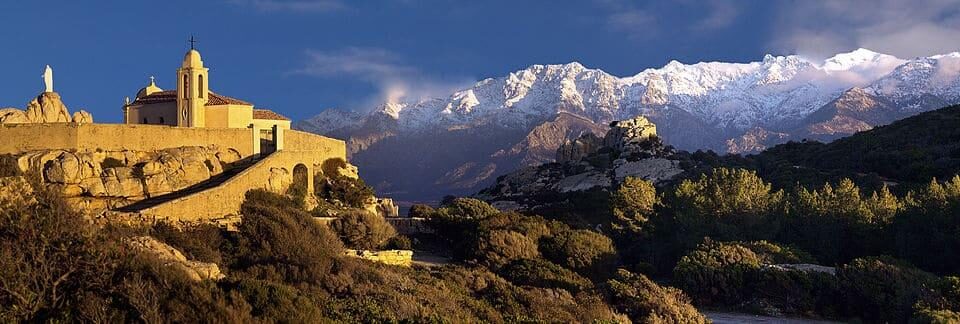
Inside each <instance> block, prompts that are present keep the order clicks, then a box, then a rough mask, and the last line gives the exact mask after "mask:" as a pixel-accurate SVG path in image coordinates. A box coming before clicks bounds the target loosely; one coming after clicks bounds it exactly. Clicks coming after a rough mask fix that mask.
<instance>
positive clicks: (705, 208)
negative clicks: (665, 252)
mask: <svg viewBox="0 0 960 324" xmlns="http://www.w3.org/2000/svg"><path fill="white" fill-rule="evenodd" d="M673 196H674V198H673V204H672V207H673V209H674V212H675V219H676V221H677V223H678V224H679V225H680V226H681V227H682V228H683V229H685V230H687V231H689V232H691V233H693V237H692V239H694V240H699V239H700V238H702V237H704V236H710V237H716V238H718V239H721V240H749V239H766V238H769V237H770V236H772V234H773V233H775V232H776V229H777V227H778V226H777V224H774V223H773V222H772V221H773V220H775V217H771V216H773V215H775V214H777V213H779V212H781V210H782V207H783V201H784V194H783V191H773V190H772V186H771V185H770V184H769V183H766V182H764V181H763V179H760V177H758V176H757V174H756V173H755V172H753V171H748V170H744V169H727V168H717V169H713V170H712V171H711V172H709V173H707V174H703V175H701V176H700V178H699V179H698V180H696V181H691V180H684V181H683V182H682V183H680V185H679V186H677V189H676V190H675V191H674V195H673Z"/></svg>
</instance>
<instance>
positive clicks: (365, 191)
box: [313, 173, 374, 208]
mask: <svg viewBox="0 0 960 324" xmlns="http://www.w3.org/2000/svg"><path fill="white" fill-rule="evenodd" d="M327 174H330V175H329V176H328V175H327ZM313 182H314V192H315V193H316V194H317V197H320V198H321V199H324V200H327V201H334V200H336V201H340V202H342V203H343V204H344V205H346V206H348V207H353V208H363V206H364V205H365V204H366V203H367V202H368V201H370V200H371V199H373V197H374V196H373V188H370V187H369V186H367V184H366V183H365V182H363V179H360V178H351V177H345V176H340V175H338V174H337V173H324V175H318V176H316V177H314V178H313Z"/></svg>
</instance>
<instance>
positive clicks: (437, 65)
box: [0, 0, 960, 122]
mask: <svg viewBox="0 0 960 324" xmlns="http://www.w3.org/2000/svg"><path fill="white" fill-rule="evenodd" d="M0 21H2V22H3V26H2V27H0V42H2V43H3V45H2V46H0V71H2V72H0V107H17V108H21V109H22V108H24V107H25V106H26V103H27V102H28V101H29V100H30V99H31V98H32V97H33V96H35V95H36V94H38V93H39V92H40V91H41V90H42V82H41V78H40V75H41V73H42V72H43V67H44V65H45V64H50V65H51V66H53V68H54V71H55V80H56V88H57V89H56V90H57V92H59V93H60V94H61V95H62V96H63V98H64V100H65V103H66V104H67V105H68V106H69V107H70V109H71V111H74V110H76V109H78V108H83V109H86V110H88V111H90V112H92V113H93V114H94V118H95V119H96V120H98V121H100V122H118V121H119V120H120V117H121V112H120V107H121V104H122V102H123V98H124V97H125V96H130V97H132V96H134V95H135V93H136V91H137V90H138V89H139V88H141V87H143V86H144V85H146V83H147V81H148V77H149V76H151V75H153V76H156V77H157V81H158V85H160V86H161V87H163V88H171V87H172V86H173V83H172V79H173V77H174V75H175V71H176V68H177V67H178V66H179V64H180V61H181V59H182V57H183V54H184V52H185V51H186V50H187V49H188V48H189V45H188V43H187V42H186V40H187V38H188V37H189V36H190V35H191V34H193V35H195V36H196V37H197V39H198V40H199V43H198V45H197V47H198V49H199V50H200V51H201V53H202V54H203V58H204V62H205V64H206V65H207V66H208V67H209V68H210V69H211V75H210V84H211V86H212V88H213V89H214V90H215V91H217V92H219V93H221V94H225V95H229V96H234V97H238V98H240V99H244V100H247V101H251V102H253V103H255V104H256V105H257V106H261V107H268V108H271V109H274V110H276V111H278V112H280V113H282V114H284V115H287V116H288V117H291V118H292V119H302V118H307V117H310V116H312V115H314V114H316V113H318V112H320V111H321V110H323V109H327V108H331V107H341V108H348V109H364V108H368V107H369V106H370V105H371V104H373V103H375V102H377V101H378V100H379V99H380V98H382V96H383V95H384V94H385V93H386V92H387V91H388V90H392V89H403V90H405V91H407V93H408V94H410V95H419V96H429V95H442V94H444V93H449V90H450V89H452V88H457V87H462V86H466V85H469V84H470V83H472V82H475V81H477V80H480V79H483V78H486V77H498V76H503V75H506V74H507V73H509V72H511V71H515V70H518V69H522V68H524V67H527V66H529V65H532V64H550V63H567V62H571V61H578V62H581V63H583V64H584V65H586V66H588V67H591V68H600V69H603V70H605V71H607V72H610V73H612V74H614V75H620V76H624V75H632V74H635V73H637V72H640V71H641V70H643V69H645V68H650V67H660V66H662V65H664V64H666V63H667V62H669V61H670V60H673V59H676V60H679V61H681V62H685V63H694V62H698V61H734V62H745V61H753V60H759V59H760V58H762V56H763V55H764V54H766V53H772V54H777V55H784V54H793V53H800V54H803V55H807V56H810V57H826V56H829V55H831V54H833V53H837V52H841V51H849V50H852V49H855V48H857V47H867V48H871V49H873V50H876V51H881V52H885V53H890V54H894V55H898V56H901V57H913V56H921V55H931V54H937V53H943V52H949V51H956V50H957V49H956V47H957V46H958V45H957V44H956V40H957V39H960V1H956V0H919V1H897V0H877V1H800V0H797V1H786V0H784V1H748V0H743V1H736V0H703V1H694V0H674V1H627V0H583V1H556V0H554V1H537V0H531V1H523V0H513V1H499V0H494V1H452V0H423V1H417V0H383V1H367V0H353V1H351V0H207V1H180V0H165V1H150V2H148V1H3V2H0Z"/></svg>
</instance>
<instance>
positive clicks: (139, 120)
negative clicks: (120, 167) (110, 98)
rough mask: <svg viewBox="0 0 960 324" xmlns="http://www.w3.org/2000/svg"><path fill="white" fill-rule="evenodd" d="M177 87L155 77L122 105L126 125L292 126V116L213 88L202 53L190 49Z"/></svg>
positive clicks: (269, 127)
mask: <svg viewBox="0 0 960 324" xmlns="http://www.w3.org/2000/svg"><path fill="white" fill-rule="evenodd" d="M176 80H177V89H176V90H163V89H161V88H160V87H158V86H157V85H156V82H155V81H154V78H153V77H150V84H149V85H147V86H146V87H144V88H142V89H140V91H139V92H137V96H136V98H135V99H134V100H133V101H132V102H131V101H130V100H129V99H127V100H126V102H125V104H124V105H123V120H124V123H126V124H152V125H169V126H178V127H206V128H255V129H263V130H269V129H275V128H280V129H290V119H288V118H286V117H284V116H282V115H280V114H278V113H275V112H273V111H270V110H269V109H262V108H257V107H254V105H253V104H252V103H249V102H246V101H243V100H240V99H236V98H231V97H228V96H224V95H221V94H218V93H215V92H213V91H211V90H210V69H209V68H207V67H204V65H203V60H202V59H201V58H200V52H199V51H197V50H196V49H193V48H191V49H190V51H188V52H187V54H186V55H184V57H183V63H182V64H181V66H180V68H179V69H177V78H176Z"/></svg>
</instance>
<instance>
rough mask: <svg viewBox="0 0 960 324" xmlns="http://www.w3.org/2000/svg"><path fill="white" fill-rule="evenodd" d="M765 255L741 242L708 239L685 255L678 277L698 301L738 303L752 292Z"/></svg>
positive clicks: (702, 302) (676, 273)
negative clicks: (751, 284) (721, 241)
mask: <svg viewBox="0 0 960 324" xmlns="http://www.w3.org/2000/svg"><path fill="white" fill-rule="evenodd" d="M760 262H761V257H760V256H758V255H757V254H756V253H754V252H753V251H751V250H750V249H749V248H747V247H744V246H743V245H740V244H735V243H733V244H731V243H719V242H712V241H707V242H705V243H704V244H701V245H700V246H699V247H698V248H697V250H696V251H693V252H691V253H690V254H687V255H685V256H684V257H683V258H681V259H680V262H679V263H677V266H676V268H674V270H673V275H674V280H675V282H676V283H677V286H679V287H680V288H681V289H683V291H684V292H686V293H687V294H690V296H691V297H693V299H694V300H696V301H697V302H698V303H701V304H705V305H714V304H716V305H735V304H738V303H740V302H742V301H743V300H744V299H745V297H746V296H747V295H749V290H748V284H749V283H752V282H756V276H757V272H758V270H759V269H760Z"/></svg>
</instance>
